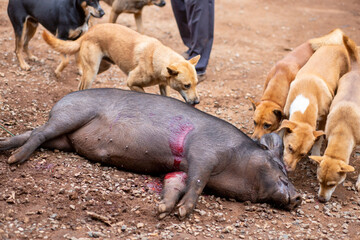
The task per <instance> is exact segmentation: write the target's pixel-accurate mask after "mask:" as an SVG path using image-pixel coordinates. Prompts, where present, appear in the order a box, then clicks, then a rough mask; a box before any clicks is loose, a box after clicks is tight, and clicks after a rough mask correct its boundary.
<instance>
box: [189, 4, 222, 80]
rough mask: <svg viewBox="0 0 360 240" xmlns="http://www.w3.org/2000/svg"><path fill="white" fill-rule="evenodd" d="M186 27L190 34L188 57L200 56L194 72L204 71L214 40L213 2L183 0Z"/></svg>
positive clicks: (202, 72) (200, 73)
mask: <svg viewBox="0 0 360 240" xmlns="http://www.w3.org/2000/svg"><path fill="white" fill-rule="evenodd" d="M185 7H186V13H187V18H188V26H189V29H190V33H191V47H190V52H189V57H190V58H192V57H195V56H196V55H199V54H200V55H201V58H200V60H199V62H198V63H197V65H196V71H197V73H198V74H199V75H202V74H204V73H205V71H206V67H207V65H208V62H209V58H210V52H211V48H212V44H213V40H214V14H215V13H214V0H185Z"/></svg>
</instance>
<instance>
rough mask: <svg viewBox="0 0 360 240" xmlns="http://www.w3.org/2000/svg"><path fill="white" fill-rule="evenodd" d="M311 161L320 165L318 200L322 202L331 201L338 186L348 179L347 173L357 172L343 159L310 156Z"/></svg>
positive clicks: (318, 172)
mask: <svg viewBox="0 0 360 240" xmlns="http://www.w3.org/2000/svg"><path fill="white" fill-rule="evenodd" d="M309 158H310V159H312V160H314V161H315V162H316V163H318V168H317V179H318V181H319V183H320V189H319V192H318V198H319V201H320V202H327V201H329V200H330V198H331V195H332V193H333V192H334V191H335V188H336V187H337V185H339V184H340V183H342V182H343V181H344V180H345V178H346V173H348V172H353V171H355V169H354V167H352V166H350V165H348V164H346V163H345V162H344V161H343V160H341V159H336V158H332V157H329V156H326V155H324V156H322V157H320V156H310V157H309Z"/></svg>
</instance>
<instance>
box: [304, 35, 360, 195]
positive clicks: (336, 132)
mask: <svg viewBox="0 0 360 240" xmlns="http://www.w3.org/2000/svg"><path fill="white" fill-rule="evenodd" d="M347 42H348V44H347V46H349V53H350V57H351V63H352V64H351V71H350V72H348V73H347V74H345V75H344V76H343V77H342V78H341V79H340V80H339V88H338V90H337V93H336V96H335V98H334V100H333V102H332V103H331V106H330V113H329V115H328V120H327V122H326V127H325V133H326V138H327V140H328V145H327V147H326V150H325V153H324V156H321V157H320V156H310V158H311V159H313V160H314V161H316V162H317V163H318V164H319V165H318V169H317V178H318V180H319V183H320V189H319V193H318V198H319V200H320V201H321V202H326V201H329V200H330V198H331V195H332V193H333V192H334V190H335V189H336V187H337V185H339V184H341V183H342V182H343V181H344V180H345V178H346V173H348V172H353V171H354V170H355V169H354V168H353V167H352V166H350V165H349V160H350V156H351V153H352V151H353V149H354V147H355V146H356V144H360V94H359V93H360V66H359V55H358V52H357V50H356V44H355V43H354V42H353V41H352V40H351V39H348V40H347ZM356 187H357V189H358V191H360V175H359V178H358V180H357V182H356Z"/></svg>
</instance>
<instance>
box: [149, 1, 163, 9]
mask: <svg viewBox="0 0 360 240" xmlns="http://www.w3.org/2000/svg"><path fill="white" fill-rule="evenodd" d="M152 4H154V5H155V6H158V7H163V6H165V4H166V2H165V0H150V1H149V5H152Z"/></svg>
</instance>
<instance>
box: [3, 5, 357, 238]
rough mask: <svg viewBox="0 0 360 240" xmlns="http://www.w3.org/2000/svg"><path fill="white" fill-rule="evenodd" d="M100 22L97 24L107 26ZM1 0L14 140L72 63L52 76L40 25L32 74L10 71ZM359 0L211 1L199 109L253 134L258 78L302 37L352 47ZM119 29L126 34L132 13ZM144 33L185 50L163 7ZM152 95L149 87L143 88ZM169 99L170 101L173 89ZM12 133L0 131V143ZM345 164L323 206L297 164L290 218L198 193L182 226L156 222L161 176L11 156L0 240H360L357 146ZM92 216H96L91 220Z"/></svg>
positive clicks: (311, 168)
mask: <svg viewBox="0 0 360 240" xmlns="http://www.w3.org/2000/svg"><path fill="white" fill-rule="evenodd" d="M102 6H103V7H104V10H105V12H106V13H107V14H106V15H105V16H104V17H103V19H100V20H96V21H95V22H96V23H102V22H106V21H107V20H108V17H109V10H110V8H109V7H108V6H106V5H105V4H103V3H102ZM6 8H7V1H6V0H0V49H1V54H0V96H1V98H0V107H1V111H0V124H2V125H3V126H5V127H6V129H8V130H9V131H10V132H12V133H13V134H18V133H22V132H24V131H26V130H31V129H34V128H36V127H37V126H39V125H42V124H43V123H44V122H45V121H46V120H47V116H48V113H49V111H50V109H51V107H52V106H53V104H54V103H55V102H56V101H58V100H59V99H60V98H62V97H63V96H64V95H66V94H68V93H70V92H72V91H76V89H77V85H78V83H79V76H78V75H77V69H76V66H75V64H74V59H73V58H72V62H71V64H70V66H69V67H67V68H66V69H65V70H64V72H63V74H62V76H61V77H60V78H59V79H57V78H56V77H55V75H54V69H55V68H56V66H57V64H58V63H59V60H60V58H59V55H58V54H57V53H56V52H54V51H53V50H52V49H50V48H49V47H48V46H47V45H46V44H45V43H44V41H43V40H42V38H41V32H42V30H43V28H42V27H40V28H39V29H38V31H37V33H36V35H35V37H34V39H33V40H32V41H31V42H30V48H31V50H32V51H33V53H34V54H35V55H36V56H37V57H39V61H38V62H30V61H28V63H29V64H30V65H31V66H32V69H31V71H23V70H21V69H20V68H19V65H18V62H17V60H16V57H15V54H14V45H15V44H14V33H13V29H12V26H11V24H10V21H9V19H8V16H7V12H6ZM359 12H360V2H359V1H358V0H345V1H338V0H326V1H312V0H303V1H297V0H272V1H266V0H236V1H232V0H216V3H215V41H214V45H213V51H212V54H211V60H210V64H209V67H208V70H207V79H206V80H205V81H204V82H202V83H200V84H199V85H198V91H199V93H200V96H201V103H200V104H199V105H198V108H199V109H201V110H203V111H206V112H208V113H210V114H212V115H215V116H216V117H219V118H222V119H224V120H226V121H229V122H231V123H232V124H234V125H235V126H237V127H238V128H240V129H241V130H242V131H244V132H245V133H247V134H248V135H250V134H251V133H252V130H253V124H252V122H253V121H252V108H251V104H250V102H249V100H248V98H249V97H253V98H255V99H259V98H260V97H261V93H262V90H263V83H264V80H265V77H266V74H267V72H268V71H269V70H270V68H271V67H272V66H273V64H274V63H275V62H276V61H277V60H279V59H281V58H282V57H283V56H284V55H285V54H286V53H287V51H288V50H289V49H292V48H294V47H296V46H298V45H299V44H301V43H303V42H304V41H306V40H307V39H309V38H312V37H317V36H320V35H323V34H326V33H328V32H329V31H330V30H332V29H334V28H337V27H339V28H342V29H343V30H344V31H345V32H346V34H347V35H349V36H350V37H352V38H353V39H354V40H355V41H356V42H357V43H358V44H359V43H360V31H359V30H360V16H359ZM118 23H119V24H123V25H126V26H128V27H130V28H132V29H135V21H134V19H133V16H132V15H130V14H123V15H120V17H119V19H118ZM143 24H144V28H145V34H147V35H150V36H153V37H156V38H158V39H159V40H161V41H162V42H163V43H164V44H165V45H168V46H169V47H171V48H173V49H174V50H176V51H178V52H179V53H181V52H183V51H185V50H186V49H185V47H184V45H183V44H182V42H181V39H180V36H179V33H178V30H177V26H176V23H175V20H174V17H173V14H172V10H171V6H170V2H169V1H167V5H166V6H165V7H163V8H158V7H155V6H152V7H146V8H145V9H144V13H143ZM93 87H94V88H100V87H116V88H122V89H127V87H126V84H125V75H124V74H123V73H122V72H121V71H120V70H119V69H117V67H114V66H113V67H112V68H111V69H110V70H108V71H107V72H105V73H103V74H101V75H99V76H98V77H97V80H96V82H95V83H94V84H93ZM146 90H147V91H148V92H152V93H157V92H158V88H157V87H151V88H148V89H146ZM172 96H173V97H176V98H179V99H180V96H179V94H178V93H177V92H172ZM5 136H10V135H9V134H8V133H7V132H5V131H3V130H1V129H0V137H5ZM358 150H359V151H355V152H354V154H353V156H352V158H351V164H352V165H353V166H355V168H356V172H354V173H352V174H349V175H348V177H347V180H346V181H345V183H344V185H343V186H338V188H337V189H336V191H335V193H334V194H333V197H332V199H331V201H330V202H329V203H326V204H323V203H319V201H318V200H317V197H316V194H317V190H318V183H317V180H316V166H315V165H313V164H312V163H310V162H309V161H303V162H301V163H300V166H299V167H298V169H297V171H296V172H295V173H292V174H291V175H290V177H291V179H292V181H293V182H294V185H295V186H296V188H297V189H298V190H299V192H300V193H301V194H302V198H303V203H302V205H301V206H300V207H299V208H297V209H296V210H294V211H291V212H287V211H282V210H278V209H274V208H271V207H270V206H268V205H267V204H251V203H248V202H245V203H240V202H234V201H232V200H227V199H223V198H218V197H216V196H212V195H207V194H206V193H204V194H203V195H202V196H201V197H200V199H199V202H198V205H197V207H196V209H195V211H194V213H193V214H192V215H191V216H190V217H189V218H187V219H185V220H184V221H180V220H179V219H178V218H177V217H176V213H175V214H171V215H170V216H169V217H167V218H165V219H164V220H161V221H159V220H158V219H157V218H156V211H155V207H156V203H157V202H158V201H159V199H160V195H159V189H160V188H161V179H159V178H157V177H156V176H146V175H138V174H133V173H129V172H124V171H122V170H120V169H116V168H112V167H107V166H101V165H99V164H93V163H91V162H89V161H88V160H86V159H84V158H82V157H80V156H78V155H76V154H73V153H64V152H59V151H56V152H53V151H48V150H44V149H40V150H39V151H36V152H35V153H34V154H33V155H32V156H31V158H30V160H28V161H27V162H25V163H23V164H21V165H19V166H9V165H8V164H7V163H6V160H7V158H8V157H9V156H10V155H11V152H12V151H5V152H1V155H0V239H73V240H76V239H92V238H100V239H159V238H163V239H171V238H173V239H207V238H209V239H360V237H359V235H358V229H359V228H360V197H359V193H358V192H357V191H356V190H355V187H354V184H355V182H356V179H357V175H358V174H359V169H360V160H359V159H360V153H359V152H360V149H358ZM89 212H93V213H96V214H98V215H100V216H102V218H101V219H96V218H94V217H91V216H90V215H89Z"/></svg>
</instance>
